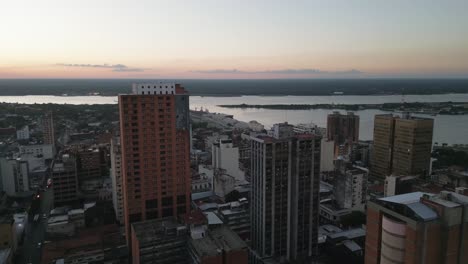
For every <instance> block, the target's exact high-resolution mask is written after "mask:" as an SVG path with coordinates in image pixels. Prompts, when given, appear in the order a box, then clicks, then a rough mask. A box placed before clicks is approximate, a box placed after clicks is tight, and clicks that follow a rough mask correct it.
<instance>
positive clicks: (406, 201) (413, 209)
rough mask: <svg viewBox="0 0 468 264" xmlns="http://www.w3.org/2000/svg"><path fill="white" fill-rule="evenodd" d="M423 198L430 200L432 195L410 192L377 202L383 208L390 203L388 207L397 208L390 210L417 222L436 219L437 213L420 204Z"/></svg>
mask: <svg viewBox="0 0 468 264" xmlns="http://www.w3.org/2000/svg"><path fill="white" fill-rule="evenodd" d="M423 196H424V197H429V198H430V197H432V196H434V195H433V194H429V193H423V192H412V193H406V194H400V195H395V196H390V197H385V198H380V199H378V201H381V203H380V204H382V205H384V206H385V205H387V204H388V203H390V205H395V206H397V207H394V208H391V209H392V210H394V211H397V212H398V213H401V214H403V215H406V216H407V217H411V218H413V219H415V220H418V221H432V220H435V219H437V218H438V216H437V213H436V212H435V211H434V210H433V209H431V208H430V207H428V206H427V205H425V204H423V203H421V202H420V200H421V198H422V197H423ZM382 202H383V203H382Z"/></svg>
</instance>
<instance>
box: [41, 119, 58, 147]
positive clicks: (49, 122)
mask: <svg viewBox="0 0 468 264" xmlns="http://www.w3.org/2000/svg"><path fill="white" fill-rule="evenodd" d="M42 125H43V137H44V144H46V145H54V146H55V130H54V118H53V116H52V112H48V113H46V114H45V115H44V118H43V120H42Z"/></svg>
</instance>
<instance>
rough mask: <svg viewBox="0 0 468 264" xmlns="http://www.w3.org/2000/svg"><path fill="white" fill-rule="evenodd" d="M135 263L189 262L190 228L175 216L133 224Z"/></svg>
mask: <svg viewBox="0 0 468 264" xmlns="http://www.w3.org/2000/svg"><path fill="white" fill-rule="evenodd" d="M131 228H132V230H131V241H132V243H131V245H132V258H133V264H144V263H160V264H166V263H167V264H188V263H189V256H188V254H187V240H188V236H189V234H188V228H187V227H186V226H185V225H184V224H180V223H178V222H177V221H176V219H175V218H173V217H167V218H163V219H157V220H149V221H143V222H137V223H133V224H132V225H131Z"/></svg>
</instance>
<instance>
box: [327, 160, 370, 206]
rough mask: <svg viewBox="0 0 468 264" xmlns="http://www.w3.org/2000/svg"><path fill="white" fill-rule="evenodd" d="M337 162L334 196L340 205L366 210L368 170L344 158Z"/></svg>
mask: <svg viewBox="0 0 468 264" xmlns="http://www.w3.org/2000/svg"><path fill="white" fill-rule="evenodd" d="M336 163H337V164H336V167H337V170H336V172H337V173H336V175H335V184H334V185H335V191H334V196H335V200H336V203H337V205H338V207H339V208H343V209H352V210H361V211H364V210H365V208H364V207H365V204H366V193H367V189H366V188H367V175H368V171H366V170H364V169H362V168H358V167H353V166H351V164H349V163H347V162H346V161H344V160H337V161H336Z"/></svg>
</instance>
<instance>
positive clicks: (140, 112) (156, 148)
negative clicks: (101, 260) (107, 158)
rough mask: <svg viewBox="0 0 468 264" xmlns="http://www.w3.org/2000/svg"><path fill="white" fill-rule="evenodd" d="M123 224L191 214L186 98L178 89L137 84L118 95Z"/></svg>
mask: <svg viewBox="0 0 468 264" xmlns="http://www.w3.org/2000/svg"><path fill="white" fill-rule="evenodd" d="M119 115H120V136H121V138H120V144H121V148H122V176H123V177H122V178H123V181H122V182H123V195H124V222H125V230H126V232H125V233H126V237H127V242H130V238H131V236H130V227H131V224H132V223H135V222H139V221H144V220H149V219H157V218H161V217H170V216H174V217H175V216H178V215H183V214H185V213H186V212H188V211H189V210H190V193H191V173H190V115H189V96H188V93H187V92H186V91H185V89H184V88H183V87H182V86H181V85H180V84H175V83H162V82H154V83H141V84H134V85H133V94H130V95H119Z"/></svg>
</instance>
